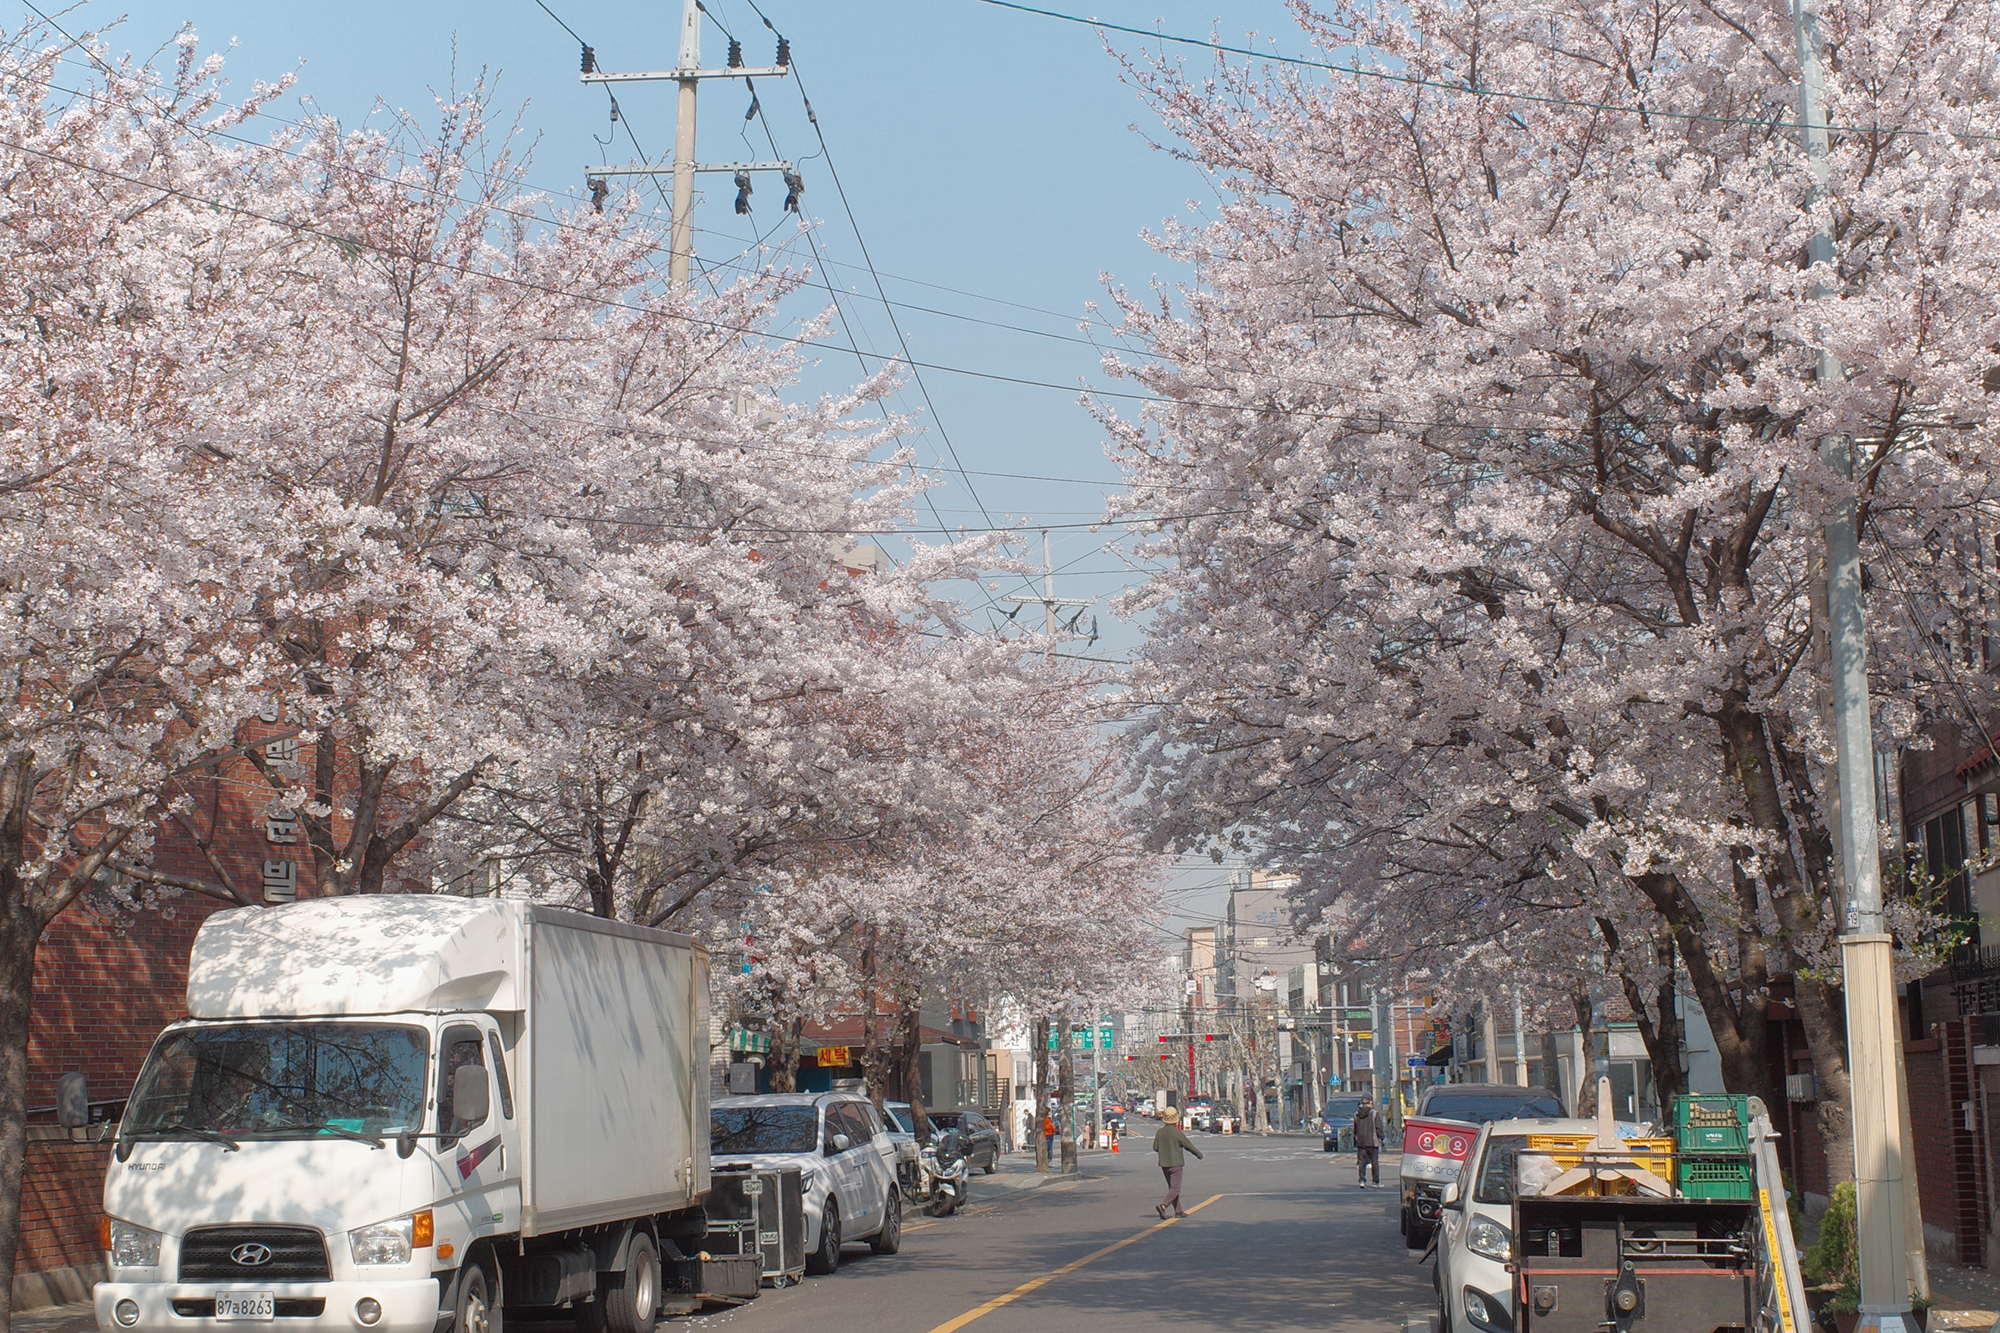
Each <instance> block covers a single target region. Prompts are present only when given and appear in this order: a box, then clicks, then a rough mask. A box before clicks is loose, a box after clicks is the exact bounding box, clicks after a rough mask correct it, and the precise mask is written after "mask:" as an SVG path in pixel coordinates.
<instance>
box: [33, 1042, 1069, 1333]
mask: <svg viewBox="0 0 2000 1333" xmlns="http://www.w3.org/2000/svg"><path fill="white" fill-rule="evenodd" d="M1033 1041H1034V1044H1035V1049H1034V1057H1035V1121H1034V1123H1033V1124H1032V1125H1030V1126H1028V1130H1029V1135H1030V1137H1031V1138H1033V1139H1034V1141H1035V1170H1037V1171H1046V1170H1048V1169H1049V1141H1048V1139H1047V1138H1046V1137H1044V1135H1043V1134H1042V1126H1043V1125H1044V1124H1045V1123H1046V1122H1047V1121H1048V1118H1049V1020H1048V1019H1046V1018H1038V1019H1036V1020H1035V1032H1034V1037H1033ZM0 1333H4V1330H0Z"/></svg>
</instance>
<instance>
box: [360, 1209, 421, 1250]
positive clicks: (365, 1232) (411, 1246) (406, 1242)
mask: <svg viewBox="0 0 2000 1333" xmlns="http://www.w3.org/2000/svg"><path fill="white" fill-rule="evenodd" d="M431 1234H432V1222H431V1211H430V1209H428V1208H426V1209H425V1210H424V1211H422V1212H421V1213H412V1214H410V1215H409V1216H408V1217H399V1218H396V1219H395V1220H394V1221H392V1222H377V1223H375V1224H374V1225H373V1226H366V1227H356V1228H354V1230H352V1231H350V1232H348V1233H347V1252H348V1253H349V1254H351V1255H353V1256H354V1262H355V1263H356V1264H406V1263H408V1262H410V1255H411V1253H412V1252H413V1251H415V1250H421V1249H423V1248H425V1247H426V1246H428V1245H429V1244H430V1243H431Z"/></svg>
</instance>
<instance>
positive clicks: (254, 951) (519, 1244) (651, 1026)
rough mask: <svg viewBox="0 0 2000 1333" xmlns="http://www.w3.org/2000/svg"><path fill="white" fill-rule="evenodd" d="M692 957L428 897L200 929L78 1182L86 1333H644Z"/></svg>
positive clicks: (573, 917) (689, 1195)
mask: <svg viewBox="0 0 2000 1333" xmlns="http://www.w3.org/2000/svg"><path fill="white" fill-rule="evenodd" d="M707 1008H708V956H707V953H706V951H705V950H704V949H703V948H702V947H701V946H700V945H698V944H696V943H695V942H694V941H693V940H691V939H689V938H688V937H687V936H685V935H674V934H669V933H667V932H665V931H658V930H646V929H642V928H640V927H637V926H628V925H624V924H622V923H619V922H615V921H606V920H603V919H601V918H598V917H593V916H586V915H584V914H582V913H578V912H570V911H563V910H560V909H556V908H549V907H539V906H535V905H533V904H530V903H526V902H515V901H507V900H499V899H466V898H455V897H450V896H442V895H440V896H414V897H396V896H368V897H350V898H324V899H316V900H312V901H308V902H301V903H297V904H294V905H291V906H286V907H276V908H243V909H239V910H235V911H228V912H221V913H218V914H216V915H215V916H212V917H210V918H209V919H208V920H207V921H206V922H204V923H203V925H202V927H201V930H200V932H199V933H198V934H197V935H196V938H195V944H194V950H193V954H192V956H191V957H190V959H189V965H188V993H187V1009H188V1014H189V1017H188V1018H187V1019H185V1020H183V1021H181V1022H178V1023H175V1024H174V1025H173V1026H171V1027H169V1028H168V1029H167V1030H166V1031H165V1032H163V1033H161V1034H160V1037H159V1039H158V1041H156V1042H155V1043H154V1046H153V1049H152V1052H151V1054H150V1055H149V1056H148V1058H147V1060H146V1064H145V1067H144V1069H143V1070H142V1071H141V1072H140V1075H139V1079H138V1081H137V1083H136V1084H135V1085H134V1087H133V1090H132V1095H131V1099H130V1101H129V1102H128V1103H127V1105H126V1109H125V1115H124V1118H123V1120H122V1122H121V1124H120V1126H119V1131H118V1138H117V1144H116V1149H115V1151H114V1152H113V1154H112V1160H111V1162H110V1163H109V1164H108V1166H107V1168H106V1173H105V1181H104V1212H105V1220H104V1246H105V1249H106V1250H107V1251H108V1262H109V1268H110V1273H109V1280H108V1281H106V1282H103V1283H100V1284H99V1285H98V1287H97V1290H96V1297H95V1299H96V1311H97V1322H98V1326H99V1328H101V1329H103V1330H105V1333H169V1331H170V1330H171V1331H172V1333H201V1331H203V1330H210V1329H215V1328H218V1327H219V1326H221V1325H223V1324H230V1325H240V1324H243V1323H250V1324H266V1325H269V1324H275V1325H277V1326H278V1328H280V1329H283V1328H285V1327H287V1326H289V1327H290V1328H292V1329H294V1330H300V1331H301V1333H303V1330H306V1329H313V1330H350V1331H351V1333H498V1330H499V1328H500V1314H501V1310H502V1309H503V1307H515V1308H520V1307H543V1308H547V1307H558V1308H561V1307H568V1308H570V1309H572V1310H573V1311H574V1312H575V1317H576V1319H577V1322H578V1324H579V1327H580V1328H582V1329H583V1330H585V1331H586V1333H647V1330H650V1329H651V1328H652V1326H653V1322H654V1318H655V1315H656V1313H657V1311H658V1308H659V1305H660V1302H661V1292H662V1277H663V1270H664V1271H666V1272H669V1273H671V1272H673V1271H676V1269H675V1265H676V1261H678V1260H679V1259H680V1257H681V1256H682V1255H692V1254H695V1253H696V1252H697V1251H698V1250H699V1249H700V1241H701V1238H702V1236H703V1234H704V1233H705V1231H706V1229H707V1219H706V1217H705V1216H704V1214H703V1212H702V1201H703V1198H704V1196H705V1195H706V1194H707V1192H708V1188H709V1168H708V1014H707Z"/></svg>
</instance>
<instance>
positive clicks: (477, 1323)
mask: <svg viewBox="0 0 2000 1333" xmlns="http://www.w3.org/2000/svg"><path fill="white" fill-rule="evenodd" d="M451 1327H452V1333H500V1300H499V1297H498V1295H497V1294H496V1289H495V1287H494V1286H493V1285H492V1282H491V1280H490V1279H489V1278H488V1277H487V1275H486V1268H485V1266H484V1265H483V1264H481V1263H468V1264H467V1265H466V1266H465V1269H464V1271H462V1272H461V1273H460V1274H459V1275H458V1299H457V1300H456V1301H454V1302H453V1303H452V1319H451Z"/></svg>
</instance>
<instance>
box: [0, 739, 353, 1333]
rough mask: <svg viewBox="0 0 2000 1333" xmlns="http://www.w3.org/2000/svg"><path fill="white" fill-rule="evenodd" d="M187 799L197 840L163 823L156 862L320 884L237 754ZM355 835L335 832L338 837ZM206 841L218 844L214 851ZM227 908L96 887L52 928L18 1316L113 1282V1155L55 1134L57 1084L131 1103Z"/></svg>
mask: <svg viewBox="0 0 2000 1333" xmlns="http://www.w3.org/2000/svg"><path fill="white" fill-rule="evenodd" d="M281 730H283V727H282V726H281V725H279V724H276V723H270V722H260V723H256V724H252V726H251V729H250V731H249V732H248V735H249V736H250V737H251V738H253V739H254V738H256V737H257V736H258V735H259V734H262V735H266V736H268V735H271V734H274V733H276V732H278V731H281ZM280 755H282V756H285V757H284V758H282V759H281V758H280ZM271 757H272V758H273V759H276V760H278V761H279V762H280V763H282V764H284V765H285V766H286V767H288V768H290V769H291V771H293V772H297V773H303V772H309V771H310V769H309V765H310V764H311V762H312V757H313V749H312V747H311V746H310V745H302V746H297V747H296V748H292V747H282V743H281V749H280V750H279V751H277V752H274V753H273V754H272V756H271ZM184 794H185V795H186V796H187V797H188V798H189V801H188V809H187V810H186V814H187V818H188V823H189V824H190V825H192V828H193V832H192V834H191V833H190V832H189V830H188V829H187V828H185V827H183V826H181V825H180V824H178V823H175V822H171V821H170V822H168V823H166V825H165V826H164V827H163V828H161V829H160V831H159V835H158V841H157V843H156V845H155V847H154V853H153V859H152V864H153V866H154V867H155V868H157V869H159V870H161V871H164V872H167V873H171V874H176V875H186V876H195V877H199V878H201V879H202V880H204V881H206V882H210V883H216V882H218V880H219V879H220V875H219V874H218V872H217V870H216V867H215V865H214V864H213V863H211V860H210V856H211V855H212V856H213V858H214V861H215V862H219V863H220V864H221V866H222V869H223V870H224V871H226V872H227V873H228V875H229V877H230V880H231V881H232V882H233V883H234V884H235V885H236V887H237V888H238V889H239V890H240V891H242V892H244V893H246V894H248V895H249V896H250V897H251V898H253V899H263V898H264V897H265V896H266V895H265V885H266V881H267V880H269V881H270V882H271V883H273V884H274V885H282V884H283V883H284V882H285V880H286V879H287V877H290V878H291V879H293V880H295V881H296V882H297V883H298V884H300V885H302V886H304V885H309V884H310V880H311V874H312V868H311V853H310V852H309V851H308V850H307V849H306V846H305V842H304V839H303V836H302V835H299V834H297V833H296V832H292V836H293V837H294V839H295V840H293V841H289V842H288V841H285V840H284V839H285V838H286V836H287V834H288V832H291V831H288V830H287V829H286V828H285V827H284V826H283V825H282V824H280V825H276V826H274V825H272V824H270V823H268V822H267V820H266V818H265V814H264V807H265V806H266V804H267V803H268V802H269V801H270V799H271V797H272V794H273V789H272V787H271V786H270V784H269V783H268V782H267V781H266V779H265V778H264V777H263V775H261V774H260V773H258V772H257V771H256V769H255V768H253V767H252V766H251V765H250V764H248V763H246V762H244V761H242V760H236V761H234V762H231V763H227V764H225V765H224V766H223V767H222V768H221V769H220V771H219V772H216V773H214V774H210V775H206V776H202V777H199V778H195V779H191V780H190V781H189V783H188V784H187V786H186V788H185V791H184ZM345 833H346V830H345V829H342V828H336V830H335V836H336V837H344V836H345ZM197 838H199V840H200V841H199V842H197V841H196V839H197ZM201 844H206V845H207V851H206V852H204V850H203V848H202V845H201ZM286 862H289V863H290V864H291V866H292V867H293V868H292V870H290V871H289V872H288V871H285V870H283V868H282V867H283V866H284V864H285V863H286ZM273 863H275V864H273ZM280 891H281V892H282V890H280ZM229 905H230V904H229V903H227V902H224V901H222V900H220V899H216V898H211V897H207V896H204V895H201V894H197V893H192V892H183V891H180V890H166V891H163V892H159V893H155V894H151V895H148V902H147V905H145V906H143V907H140V908H138V909H136V910H135V909H134V908H133V907H131V906H129V905H120V904H119V903H118V902H117V901H115V900H114V899H113V898H112V897H111V896H110V895H109V894H107V893H105V892H103V891H101V890H92V891H91V892H90V893H88V894H86V895H85V896H84V897H82V898H80V899H79V900H78V901H77V902H75V903H73V904H72V905H71V906H70V908H69V909H68V910H67V911H65V912H64V913H63V914H62V915H61V916H59V917H57V918H56V920H54V921H53V922H51V923H50V924H49V928H48V930H47V931H46V932H44V933H43V936H42V940H41V943H40V945H39V947H37V949H36V951H35V975H34V1009H33V1012H32V1013H31V1015H30V1019H29V1034H28V1107H29V1109H30V1111H31V1112H40V1114H35V1115H31V1116H30V1129H29V1133H30V1138H31V1141H30V1143H29V1149H28V1161H27V1180H26V1183H25V1185H24V1187H23V1190H22V1216H21V1244H20V1248H19V1250H18V1251H17V1254H16V1260H15V1263H16V1277H15V1281H14V1301H15V1308H16V1309H28V1308H33V1307H34V1306H36V1305H41V1304H47V1303H49V1302H51V1301H55V1300H74V1299H81V1298H82V1297H84V1296H87V1295H88V1292H89V1284H90V1283H91V1282H92V1281H97V1280H101V1278H102V1276H103V1259H102V1256H101V1255H100V1254H99V1253H98V1249H97V1246H98V1236H97V1219H98V1211H99V1201H100V1199H101V1197H102V1194H103V1188H104V1164H105V1162H106V1161H107V1160H108V1150H107V1149H106V1148H104V1147H101V1146H99V1145H98V1144H96V1143H74V1142H70V1141H67V1140H66V1139H65V1138H64V1137H63V1136H62V1135H61V1132H60V1131H59V1130H57V1128H56V1126H55V1114H54V1104H55V1100H56V1083H57V1081H58V1080H59V1079H60V1078H61V1077H62V1076H63V1075H64V1074H70V1073H79V1072H80V1073H82V1074H84V1075H85V1076H86V1077H87V1079H88V1081H89V1088H90V1099H91V1101H92V1102H93V1103H106V1102H118V1101H122V1099H123V1098H124V1097H125V1096H126V1095H127V1094H128V1093H129V1092H130V1091H131V1088H132V1083H133V1080H134V1079H136V1078H137V1077H138V1073H139V1067H140V1065H141V1064H143V1063H144V1061H145V1058H146V1052H147V1051H148V1050H150V1049H151V1047H152V1044H153V1039H154V1038H155V1037H156V1036H158V1035H159V1032H160V1030H161V1029H162V1028H164V1027H165V1026H166V1025H167V1024H169V1023H171V1022H173V1021H174V1020H176V1019H178V1018H180V1017H182V1016H183V1015H184V1014H185V1012H186V995H187V959H188V950H189V948H190V947H191V945H192V944H193V942H194V936H195V932H196V931H197V930H198V929H200V926H201V923H202V921H203V920H205V919H206V918H207V917H208V916H209V914H210V913H212V912H215V911H217V910H220V909H223V908H226V907H228V906H229ZM117 1109H118V1108H117V1107H115V1106H112V1107H100V1108H98V1111H97V1112H96V1113H97V1114H103V1113H105V1112H106V1111H109V1112H111V1113H114V1114H115V1112H116V1110H117ZM90 1132H91V1133H92V1134H95V1133H96V1129H95V1128H93V1130H92V1131H90Z"/></svg>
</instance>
